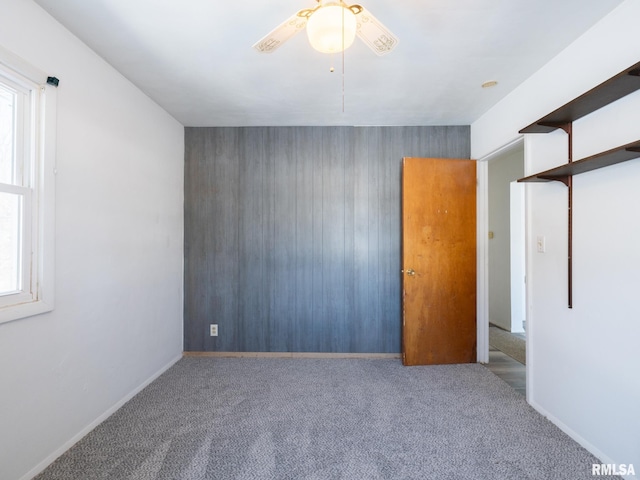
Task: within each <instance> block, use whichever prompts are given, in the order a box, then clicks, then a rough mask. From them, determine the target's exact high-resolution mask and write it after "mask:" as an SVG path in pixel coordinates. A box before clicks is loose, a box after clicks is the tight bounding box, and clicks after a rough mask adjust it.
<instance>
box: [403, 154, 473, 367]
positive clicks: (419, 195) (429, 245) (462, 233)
mask: <svg viewBox="0 0 640 480" xmlns="http://www.w3.org/2000/svg"><path fill="white" fill-rule="evenodd" d="M402 296H403V298H402V310H403V311H402V361H403V363H404V364H405V365H433V364H448V363H473V362H475V361H476V163H475V161H473V160H457V159H441V158H405V159H404V160H403V167H402Z"/></svg>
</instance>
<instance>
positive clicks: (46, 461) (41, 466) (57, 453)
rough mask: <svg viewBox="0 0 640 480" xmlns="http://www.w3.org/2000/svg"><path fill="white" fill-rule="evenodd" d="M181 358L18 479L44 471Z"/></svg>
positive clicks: (145, 382)
mask: <svg viewBox="0 0 640 480" xmlns="http://www.w3.org/2000/svg"><path fill="white" fill-rule="evenodd" d="M181 358H182V355H178V356H177V357H175V358H174V359H172V360H171V361H170V362H169V363H167V364H166V365H165V366H163V367H162V368H160V370H158V371H157V372H156V373H154V374H153V375H151V377H149V378H148V379H147V380H145V381H144V382H143V383H141V384H140V385H139V386H138V387H136V388H135V389H134V390H132V391H131V392H129V393H128V394H127V395H125V396H124V397H123V398H122V399H121V400H120V401H119V402H117V403H116V404H115V405H113V406H112V407H111V408H109V409H108V410H107V411H106V412H104V413H103V414H102V415H100V416H99V417H98V418H96V419H95V420H94V421H93V422H91V423H90V424H89V425H87V426H86V427H84V428H83V429H82V430H80V431H79V432H78V433H77V434H76V435H74V436H73V437H72V438H71V439H70V440H69V441H67V442H65V443H64V444H62V445H61V446H60V447H59V448H58V449H56V450H55V451H54V452H53V453H52V454H51V455H49V456H48V457H46V458H45V459H44V460H43V461H42V462H40V463H39V464H38V465H36V466H35V467H33V468H32V469H31V470H29V472H27V473H26V474H25V475H23V476H22V477H21V478H20V480H31V479H32V478H34V477H35V476H36V475H38V474H39V473H41V472H42V471H44V469H45V468H47V467H48V466H49V465H51V464H52V463H53V462H54V461H55V460H56V459H57V458H58V457H59V456H60V455H62V454H63V453H64V452H66V451H67V450H69V449H70V448H71V447H73V446H74V445H75V444H76V443H78V442H79V441H80V440H82V438H83V437H84V436H85V435H87V434H88V433H89V432H90V431H91V430H93V429H94V428H96V427H97V426H98V425H100V424H101V423H102V422H104V421H105V420H106V419H107V418H109V417H110V416H111V415H113V414H114V413H115V412H116V411H117V410H118V409H119V408H120V407H122V406H123V405H124V404H125V403H127V402H128V401H129V400H131V399H132V398H133V397H135V396H136V395H137V394H138V393H140V392H141V391H142V390H143V389H144V388H145V387H146V386H148V385H149V384H150V383H151V382H153V381H154V380H155V379H156V378H158V377H159V376H160V375H162V374H163V373H164V372H166V371H167V370H168V369H169V368H171V367H172V366H173V365H174V364H175V363H176V362H177V361H178V360H180V359H181Z"/></svg>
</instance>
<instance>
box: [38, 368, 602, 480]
mask: <svg viewBox="0 0 640 480" xmlns="http://www.w3.org/2000/svg"><path fill="white" fill-rule="evenodd" d="M596 462H597V460H596V459H595V458H594V457H593V456H591V455H590V454H589V453H588V452H587V451H585V450H584V449H583V448H582V447H580V446H579V445H578V444H577V443H575V442H574V441H572V440H571V439H570V438H569V437H567V436H566V435H565V434H564V433H562V432H561V431H560V430H559V429H558V428H556V427H555V426H553V425H552V424H551V423H549V422H548V421H547V420H546V419H545V418H543V417H542V416H541V415H539V414H538V413H536V412H535V411H534V410H533V409H532V408H530V407H529V406H528V404H527V403H526V402H525V400H524V399H523V398H522V396H520V395H518V394H517V393H516V392H515V391H513V390H512V389H511V388H510V387H509V386H507V384H505V383H504V382H503V381H502V380H500V379H499V378H498V377H496V376H495V375H493V374H492V373H491V372H490V371H488V370H487V369H486V368H484V367H483V366H481V365H448V366H434V367H402V366H401V364H400V363H399V361H397V360H333V359H331V360H323V359H255V358H252V359H246V358H245V359H231V358H229V359H227V358H224V359H214V358H184V359H182V360H181V361H179V362H178V363H177V364H176V365H175V366H173V367H172V368H171V369H170V370H168V371H167V372H166V373H165V374H164V375H162V376H161V377H160V378H159V379H158V380H156V381H155V382H153V383H152V384H151V385H150V386H149V387H147V388H146V389H145V390H143V391H142V392H141V393H140V394H139V395H137V396H136V397H135V398H133V399H132V400H131V401H130V402H128V403H127V404H126V405H125V406H124V407H122V408H121V409H120V410H118V411H117V412H116V413H115V414H114V415H112V416H111V417H110V418H109V419H108V420H106V421H105V422H104V423H102V424H101V425H99V426H98V427H97V428H96V429H95V430H94V431H92V432H91V433H90V434H89V435H87V436H86V437H85V438H84V439H83V440H82V441H80V442H79V443H78V444H76V445H75V446H74V447H73V448H72V449H71V450H69V451H68V452H67V453H65V454H64V455H63V456H62V457H60V458H59V459H58V460H57V461H56V462H55V463H54V464H52V465H51V466H50V467H49V468H48V469H47V470H45V471H44V472H43V473H42V474H41V475H39V476H38V477H37V479H38V480H49V479H64V480H70V479H90V480H97V479H110V480H113V479H132V480H134V479H135V480H151V479H223V480H230V479H314V480H324V479H357V480H375V479H438V480H446V479H460V480H463V479H464V480H466V479H496V480H497V479H499V480H507V479H514V480H516V479H517V480H523V479H572V480H579V479H592V478H593V477H592V475H591V465H592V464H593V463H596Z"/></svg>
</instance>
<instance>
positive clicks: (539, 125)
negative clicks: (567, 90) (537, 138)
mask: <svg viewBox="0 0 640 480" xmlns="http://www.w3.org/2000/svg"><path fill="white" fill-rule="evenodd" d="M638 89H640V62H638V63H636V64H635V65H633V66H631V67H629V68H627V69H626V70H625V71H623V72H620V73H619V74H618V75H616V76H615V77H612V78H610V79H609V80H607V81H606V82H604V83H601V84H600V85H598V86H597V87H595V88H593V89H591V90H589V91H588V92H586V93H584V94H583V95H580V96H579V97H578V98H576V99H574V100H572V101H570V102H569V103H567V104H566V105H563V106H562V107H560V108H558V109H557V110H554V111H553V112H551V113H550V114H548V115H546V116H544V117H542V118H541V119H540V120H538V121H536V122H534V123H532V124H531V125H529V126H528V127H525V128H523V129H522V130H520V133H549V132H552V131H553V130H555V129H556V128H558V127H559V126H560V125H564V124H567V123H569V122H573V121H574V120H577V119H579V118H582V117H584V116H585V115H588V114H590V113H592V112H595V111H596V110H598V109H599V108H602V107H604V106H605V105H608V104H609V103H612V102H615V101H616V100H619V99H620V98H622V97H625V96H627V95H629V94H630V93H633V92H635V91H636V90H638Z"/></svg>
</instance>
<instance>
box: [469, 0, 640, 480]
mask: <svg viewBox="0 0 640 480" xmlns="http://www.w3.org/2000/svg"><path fill="white" fill-rule="evenodd" d="M638 18H640V2H638V1H636V0H627V1H626V2H624V3H623V4H622V5H621V6H620V7H618V8H617V9H616V10H614V11H613V12H612V13H611V14H610V15H608V16H607V17H605V18H604V19H603V20H602V21H601V22H599V23H598V24H597V25H595V26H594V27H593V28H592V29H591V30H589V31H588V32H587V33H586V34H585V35H583V36H582V37H581V38H579V39H578V40H577V41H576V42H574V44H572V45H571V46H569V47H568V48H567V49H566V50H565V51H563V52H562V53H561V54H560V55H558V57H556V58H555V59H553V60H552V61H551V62H549V63H548V64H547V65H546V66H544V67H543V68H542V69H541V70H539V71H538V72H537V73H536V74H535V75H533V76H532V77H531V78H529V79H528V80H527V81H526V82H525V83H523V84H522V85H521V86H520V87H518V88H517V89H516V90H515V91H514V92H512V93H511V94H510V95H508V96H507V97H506V98H505V99H504V100H503V101H502V102H501V103H500V104H498V105H497V106H495V107H494V108H493V109H491V110H490V111H489V112H487V113H486V114H485V115H484V116H483V117H481V118H480V119H479V120H478V121H476V122H475V123H474V124H473V125H472V126H471V138H472V143H471V146H472V156H473V157H474V158H482V157H483V156H486V155H487V154H489V153H490V152H492V151H494V150H496V149H497V148H499V147H500V146H501V145H503V144H506V143H508V142H509V141H512V140H513V139H514V138H516V137H517V136H518V134H517V131H518V130H519V129H521V128H522V127H525V126H527V125H529V124H530V123H532V122H533V121H535V120H536V119H538V118H539V117H541V116H543V115H545V114H546V113H549V112H551V111H552V110H554V109H556V108H557V107H559V106H560V105H562V104H564V103H566V102H567V101H570V100H571V99H573V98H574V97H576V96H578V95H580V94H582V93H584V92H585V91H587V90H589V89H591V88H592V87H594V86H595V85H597V84H599V83H601V82H603V81H605V80H607V79H608V78H609V77H611V76H613V75H615V74H617V73H618V72H620V71H621V70H623V69H625V68H627V67H629V66H631V65H633V64H634V63H636V62H638V61H639V60H640V42H639V41H638V35H637V25H636V24H637V19H638ZM638 125H640V93H638V92H636V93H634V94H631V95H629V96H627V97H626V98H624V99H622V100H620V101H619V102H616V103H615V104H612V105H610V106H608V107H606V108H603V109H602V110H600V111H598V112H596V113H594V114H592V115H591V116H589V117H586V118H584V119H582V120H579V121H577V122H576V123H575V124H574V159H576V160H577V159H580V158H583V157H585V156H589V155H591V154H595V153H597V152H599V151H603V150H607V149H609V148H613V147H615V146H617V145H622V144H625V143H628V142H631V141H635V140H638V139H640V130H639V129H638ZM566 145H567V144H566V135H565V134H564V132H562V131H559V132H554V133H551V134H546V135H544V134H539V135H528V136H527V138H526V142H525V169H526V173H527V174H531V173H535V172H537V171H540V170H544V169H546V168H549V167H551V166H555V165H559V164H562V163H565V162H566V156H567V155H566V148H567V147H566ZM639 184H640V160H634V161H631V162H628V163H626V164H621V165H617V166H613V167H608V168H606V169H601V170H597V171H595V172H591V173H588V174H583V175H580V176H576V177H575V178H574V231H573V233H574V243H573V246H574V278H573V281H574V288H573V297H574V298H573V300H574V308H573V309H568V308H567V288H566V278H567V267H566V255H567V232H566V230H567V226H566V225H567V211H566V202H567V200H566V199H567V192H566V187H564V186H563V185H562V184H560V183H558V182H554V183H548V184H529V185H528V186H527V217H528V218H527V222H528V224H527V243H528V245H527V252H528V253H527V255H528V268H527V274H528V292H527V293H528V298H529V303H528V305H529V312H528V314H529V316H528V326H527V330H528V348H527V356H528V358H527V368H528V371H527V382H528V383H527V390H528V392H527V393H528V399H529V401H530V403H531V404H532V405H533V406H534V407H535V408H536V409H537V410H539V411H540V412H542V413H543V414H545V415H547V416H548V417H549V418H550V419H551V420H552V421H554V422H555V423H556V424H557V425H559V426H560V427H561V428H563V429H564V430H565V431H566V432H568V433H569V434H571V435H572V436H573V437H574V438H575V439H577V440H578V441H579V442H581V443H582V444H583V445H585V446H586V447H587V448H589V449H590V450H591V451H592V452H593V453H595V454H596V455H597V456H598V457H599V458H601V459H602V460H603V461H605V462H611V463H618V464H621V463H624V464H629V463H633V464H634V465H635V468H636V471H638V467H639V466H640V437H639V436H638V432H639V431H640V382H638V372H639V371H640V350H639V349H638V345H640V321H639V320H640V303H639V302H638V292H640V276H639V275H638V271H640V249H639V248H638V239H639V238H640V215H638V205H639V204H640V189H639V188H638V185H639ZM538 235H544V236H545V237H546V247H547V251H546V253H544V254H542V253H534V251H535V238H536V236H538ZM589 467H590V466H585V468H589Z"/></svg>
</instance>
